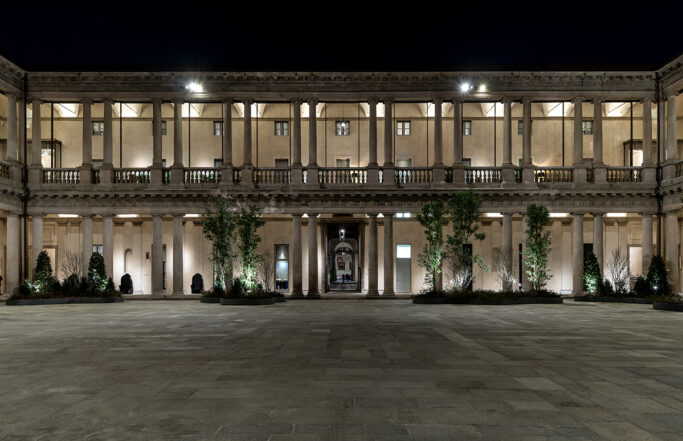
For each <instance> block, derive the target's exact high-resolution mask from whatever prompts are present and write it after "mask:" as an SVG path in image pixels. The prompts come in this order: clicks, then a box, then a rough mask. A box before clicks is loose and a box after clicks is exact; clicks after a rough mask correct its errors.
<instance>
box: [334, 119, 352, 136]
mask: <svg viewBox="0 0 683 441" xmlns="http://www.w3.org/2000/svg"><path fill="white" fill-rule="evenodd" d="M336 127H337V131H336V134H337V136H349V134H350V133H351V124H350V123H349V121H337V122H336Z"/></svg>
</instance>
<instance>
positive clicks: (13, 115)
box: [5, 93, 19, 162]
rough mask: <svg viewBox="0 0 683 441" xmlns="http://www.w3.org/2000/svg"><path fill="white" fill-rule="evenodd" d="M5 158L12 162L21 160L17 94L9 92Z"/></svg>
mask: <svg viewBox="0 0 683 441" xmlns="http://www.w3.org/2000/svg"><path fill="white" fill-rule="evenodd" d="M5 158H6V159H7V161H10V162H17V161H18V160H19V144H18V138H17V96H16V95H15V94H13V93H9V94H7V152H6V155H5Z"/></svg>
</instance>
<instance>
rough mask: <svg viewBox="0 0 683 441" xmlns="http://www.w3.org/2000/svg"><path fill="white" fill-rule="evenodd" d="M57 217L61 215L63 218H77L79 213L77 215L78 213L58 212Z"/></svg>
mask: <svg viewBox="0 0 683 441" xmlns="http://www.w3.org/2000/svg"><path fill="white" fill-rule="evenodd" d="M57 217H61V218H75V217H78V215H77V214H58V215H57Z"/></svg>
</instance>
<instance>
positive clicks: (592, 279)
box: [583, 253, 602, 293]
mask: <svg viewBox="0 0 683 441" xmlns="http://www.w3.org/2000/svg"><path fill="white" fill-rule="evenodd" d="M601 280H602V274H600V265H599V264H598V258H597V257H595V254H593V253H590V254H588V257H586V260H585V261H584V262H583V289H585V290H586V291H588V292H591V293H593V292H597V290H598V287H599V285H600V281H601Z"/></svg>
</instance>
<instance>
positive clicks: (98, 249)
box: [92, 244, 104, 256]
mask: <svg viewBox="0 0 683 441" xmlns="http://www.w3.org/2000/svg"><path fill="white" fill-rule="evenodd" d="M92 252H93V253H97V254H99V255H100V256H102V255H103V254H104V245H101V244H97V245H93V246H92Z"/></svg>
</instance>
